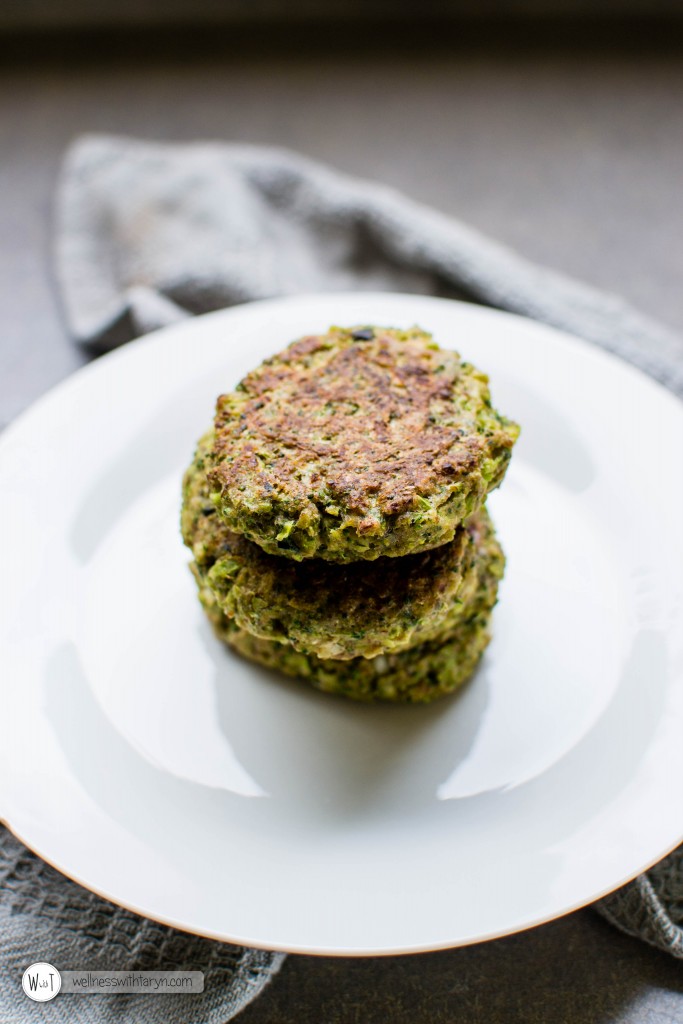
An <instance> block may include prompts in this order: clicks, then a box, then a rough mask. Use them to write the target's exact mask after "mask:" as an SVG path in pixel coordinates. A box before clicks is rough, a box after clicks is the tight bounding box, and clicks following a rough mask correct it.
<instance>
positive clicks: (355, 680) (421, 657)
mask: <svg viewBox="0 0 683 1024" xmlns="http://www.w3.org/2000/svg"><path fill="white" fill-rule="evenodd" d="M502 566H503V556H502V552H501V551H500V549H498V555H497V557H496V558H495V560H494V561H492V563H491V564H490V571H488V572H486V573H485V574H484V576H483V579H482V583H481V586H480V589H479V591H478V592H477V595H476V597H475V599H474V600H473V601H472V602H471V605H470V607H469V610H468V614H467V615H466V616H465V617H463V618H461V619H460V620H459V622H458V625H457V626H456V627H455V628H454V629H452V630H450V631H449V632H446V633H444V634H442V635H440V636H438V637H435V638H434V639H432V640H428V641H427V642H425V643H422V644H418V645H417V646H416V647H411V648H410V649H409V650H405V651H399V652H398V653H392V654H380V655H377V657H375V658H353V659H351V660H350V661H339V660H333V659H329V658H317V657H316V656H315V655H312V654H302V653H300V652H298V651H295V650H294V648H293V647H291V646H290V645H289V644H286V645H285V644H281V643H277V642H276V641H273V640H263V639H261V638H260V637H255V636H252V634H251V633H248V632H247V631H246V630H244V629H240V627H239V626H238V625H237V624H236V622H235V620H234V619H229V618H228V617H227V616H226V615H224V614H223V612H222V611H221V610H220V608H219V606H218V604H217V602H216V598H215V594H214V593H213V591H212V590H211V589H210V587H208V586H206V585H205V584H204V583H203V582H202V579H201V577H200V576H199V574H198V573H197V572H196V570H195V573H196V575H197V578H198V583H199V587H200V599H201V601H202V604H203V605H204V609H205V611H206V613H207V615H208V617H209V619H210V621H211V623H212V625H213V627H214V630H215V632H216V634H217V636H218V637H219V638H220V639H221V640H223V641H225V642H226V643H227V644H229V646H230V647H232V648H233V649H234V650H235V651H237V652H238V653H239V654H241V655H242V656H243V657H245V658H248V659H249V660H250V661H256V662H258V663H259V664H261V665H265V666H267V667H268V668H272V669H278V670H279V671H281V672H284V673H285V674H286V675H289V676H298V677H300V678H301V679H303V680H304V681H305V682H307V683H309V684H310V685H312V686H314V687H315V688H316V689H318V690H324V691H325V692H327V693H334V694H338V695H339V696H343V697H349V698H351V699H352V700H359V701H392V702H395V703H414V704H427V703H429V702H430V701H433V700H435V699H436V698H437V697H442V696H445V695H446V694H449V693H453V691H454V690H457V689H458V688H459V687H460V686H462V685H463V683H465V682H466V681H467V679H469V677H470V676H471V675H472V673H473V672H474V670H475V668H476V667H477V664H478V662H479V659H480V657H481V655H482V653H483V652H484V650H485V648H486V646H487V644H488V642H489V640H490V633H489V623H490V618H491V611H492V608H493V606H494V605H495V603H496V594H497V589H498V581H499V579H500V576H501V574H502Z"/></svg>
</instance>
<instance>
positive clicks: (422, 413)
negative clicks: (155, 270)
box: [208, 327, 519, 562]
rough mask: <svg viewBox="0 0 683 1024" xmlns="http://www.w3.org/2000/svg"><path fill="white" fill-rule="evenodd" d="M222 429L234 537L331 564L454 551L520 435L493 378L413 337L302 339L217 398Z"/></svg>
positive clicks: (220, 447)
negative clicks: (500, 405)
mask: <svg viewBox="0 0 683 1024" xmlns="http://www.w3.org/2000/svg"><path fill="white" fill-rule="evenodd" d="M215 428H216V432H215V442H214V446H213V450H212V452H211V454H210V459H209V463H210V464H209V468H208V476H209V481H210V485H211V492H212V499H213V501H214V502H215V503H216V506H217V508H218V510H219V513H220V515H221V517H222V518H223V520H224V522H225V523H226V525H227V526H228V527H229V528H230V529H231V530H233V531H234V532H236V533H241V534H244V536H246V537H247V538H249V539H250V540H252V541H255V542H256V543H257V544H259V545H260V546H261V547H262V548H263V549H264V550H265V551H268V552H270V553H271V554H275V555H285V556H287V557H288V558H291V559H295V560H299V561H300V560H303V559H307V558H323V559H326V560H328V561H333V562H354V561H358V560H369V559H375V558H379V557H381V556H389V557H395V556H401V555H407V554H411V553H416V552H419V551H425V550H428V549H431V548H434V547H437V546H438V545H442V544H446V543H448V542H449V541H451V540H453V538H454V535H455V531H456V529H457V527H458V525H459V524H460V523H461V522H463V521H464V520H465V519H467V518H468V517H469V516H471V515H472V513H474V512H475V511H476V510H477V508H479V506H480V505H481V504H482V502H483V501H484V499H485V497H486V495H487V493H488V492H489V491H490V490H492V489H493V488H494V487H497V486H498V485H499V484H500V483H501V481H502V479H503V476H504V474H505V471H506V469H507V466H508V463H509V461H510V455H511V452H512V447H513V445H514V443H515V441H516V439H517V436H518V434H519V427H518V426H517V424H515V423H513V422H511V421H510V420H508V419H506V418H505V417H504V416H501V415H500V414H499V413H497V412H496V410H495V409H494V408H493V407H492V405H491V398H490V394H489V388H488V378H487V377H486V375H485V374H483V373H481V372H480V371H479V370H477V369H475V367H474V366H472V365H471V364H470V363H466V362H462V361H461V359H460V356H459V355H458V354H457V353H456V352H452V351H449V350H445V349H441V348H439V346H438V345H437V344H436V343H435V342H434V341H433V339H432V337H431V335H430V334H427V333H426V332H425V331H422V330H420V329H419V328H417V327H416V328H413V329H411V330H407V331H402V330H394V329H391V328H383V327H363V328H360V327H357V328H341V327H333V328H331V329H330V330H329V331H328V333H327V334H323V335H311V336H307V337H304V338H301V339H300V340H298V341H295V342H293V343H292V344H291V345H290V346H289V347H288V348H286V349H285V350H284V351H283V352H281V353H279V354H278V355H275V356H273V357H272V358H271V359H267V360H265V362H263V363H262V364H261V366H259V367H258V368H257V369H256V370H254V371H253V372H252V373H249V374H248V375H247V376H246V377H245V378H244V379H243V380H242V381H241V383H240V384H238V385H237V388H236V389H235V390H234V391H233V392H231V393H230V394H225V395H221V397H220V398H219V399H218V402H217V406H216V418H215Z"/></svg>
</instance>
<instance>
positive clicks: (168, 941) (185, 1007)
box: [0, 828, 283, 1024]
mask: <svg viewBox="0 0 683 1024" xmlns="http://www.w3.org/2000/svg"><path fill="white" fill-rule="evenodd" d="M0 949H1V951H2V955H1V956H0V1022H2V1024H5V1022H10V1021H11V1022H13V1024H14V1022H15V1021H16V1022H19V1021H21V1022H24V1021H25V1022H29V1021H33V1020H36V1021H38V1020H45V1019H46V1018H48V1017H49V1019H50V1020H51V1021H54V1022H56V1024H62V1022H63V1024H75V1022H78V1021H87V1022H88V1024H108V1022H110V1021H116V1022H117V1024H176V1022H177V1024H224V1022H225V1021H227V1020H230V1018H231V1017H233V1016H235V1014H236V1013H239V1011H240V1010H241V1009H243V1008H244V1007H245V1006H247V1005H248V1004H249V1003H250V1002H251V1001H252V999H254V998H255V997H256V996H257V995H258V994H259V992H261V990H262V989H263V988H264V986H265V985H267V984H268V982H269V980H270V979H271V977H272V976H273V975H274V974H276V973H277V971H278V970H279V968H280V965H281V963H282V960H283V956H282V954H278V953H267V952H260V951H258V950H253V949H243V948H242V947H240V946H231V945H227V944H224V943H220V942H211V941H209V940H207V939H202V938H199V937H198V936H194V935H186V934H184V933H182V932H178V931H174V930H173V929H172V928H166V927H164V926H163V925H160V924H156V923H155V922H153V921H147V920H145V919H143V918H140V917H138V916H137V915H135V914H131V913H129V912H128V911H126V910H122V909H120V908H119V907H115V906H114V905H113V904H111V903H108V902H106V901H105V900H101V899H99V897H97V896H94V895H93V894H92V893H90V892H88V891H87V890H86V889H83V888H81V887H80V886H78V885H75V884H74V883H73V882H71V881H69V880H68V879H66V878H64V876H63V875H60V874H59V873H58V872H57V871H55V870H53V868H51V867H49V866H48V865H47V864H45V863H44V862H43V861H42V860H39V859H38V858H37V857H35V856H34V855H33V854H32V853H30V852H29V851H28V850H27V849H26V848H25V847H24V846H22V844H21V843H19V842H18V841H17V840H16V839H15V838H14V836H12V835H11V834H10V833H9V832H8V831H7V830H6V829H3V828H0ZM40 960H46V961H47V962H48V963H52V964H54V965H55V967H57V968H58V969H59V970H90V971H121V970H127V971H128V970H130V971H132V970H135V971H203V972H204V976H205V978H204V992H203V993H199V994H195V995H170V996H164V995H155V996H150V995H147V994H139V995H134V994H131V995H114V996H107V995H97V996H78V995H74V996H59V997H58V998H57V999H56V1000H55V1001H54V1002H50V1003H49V1004H47V1005H44V1004H41V1003H32V1002H31V1001H30V1000H29V999H27V998H26V996H25V995H24V993H23V991H22V989H21V976H22V974H23V972H24V970H25V969H26V968H27V967H29V966H30V964H31V963H34V962H38V961H40Z"/></svg>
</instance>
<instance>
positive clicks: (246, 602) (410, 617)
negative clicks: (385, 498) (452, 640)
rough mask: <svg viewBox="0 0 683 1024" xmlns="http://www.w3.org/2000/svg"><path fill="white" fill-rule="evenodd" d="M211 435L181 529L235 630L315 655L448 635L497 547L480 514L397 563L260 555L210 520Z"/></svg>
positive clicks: (353, 653)
mask: <svg viewBox="0 0 683 1024" xmlns="http://www.w3.org/2000/svg"><path fill="white" fill-rule="evenodd" d="M211 446H212V435H211V433H209V434H207V435H205V437H204V438H202V440H201V441H200V443H199V445H198V448H197V451H196V453H195V457H194V460H193V462H192V465H191V466H190V467H189V469H188V470H187V473H186V475H185V480H184V487H183V511H182V532H183V538H184V540H185V543H186V544H187V546H188V547H189V548H190V549H191V551H192V553H193V555H194V558H195V562H196V567H197V575H198V578H200V579H201V582H202V584H203V585H205V586H206V587H207V588H208V589H209V590H210V591H211V592H212V593H213V595H214V598H215V601H216V603H217V606H218V607H219V609H220V610H221V612H223V613H224V614H225V615H226V617H227V618H229V619H234V622H235V624H236V626H238V627H239V628H240V629H242V630H246V631H247V632H248V633H250V634H252V635H253V636H255V637H258V638H260V639H262V640H269V641H277V642H279V643H281V644H289V645H290V646H291V647H292V648H293V649H294V650H295V651H297V652H299V653H301V654H304V655H313V656H316V657H317V658H327V659H352V658H358V657H364V658H372V657H375V656H376V655H379V654H383V653H391V652H395V651H402V650H405V649H406V648H409V647H414V646H416V645H417V644H421V643H424V642H426V641H427V640H431V639H433V638H434V637H436V636H439V635H442V634H443V633H444V632H449V631H451V630H452V629H454V628H455V626H456V625H457V624H458V622H459V621H460V619H461V618H462V617H463V616H464V615H466V614H467V613H468V608H469V606H470V604H471V601H472V599H473V596H474V595H475V593H476V592H477V590H478V588H479V586H480V584H481V575H482V571H488V572H489V573H490V571H491V566H492V565H494V564H495V563H496V558H497V557H499V548H498V545H497V542H496V540H495V537H494V534H493V528H492V526H491V523H490V520H489V518H488V515H487V513H486V511H485V510H484V509H481V510H480V511H479V512H478V513H476V514H475V515H474V516H472V517H471V518H470V519H469V520H468V521H467V524H466V525H461V526H459V527H458V528H457V529H456V532H455V537H454V539H453V540H452V541H450V542H449V543H448V544H445V545H442V546H441V547H439V548H435V549H433V550H430V551H426V552H423V553H421V554H417V555H407V556H406V557H405V558H402V559H393V558H379V559H377V560H376V561H374V562H353V563H348V564H344V565H339V564H333V563H330V562H325V561H323V560H319V559H309V560H306V561H304V562H294V561H291V560H289V559H283V558H277V557H275V556H273V555H269V554H267V553H266V552H264V551H263V550H262V549H261V548H260V547H258V545H256V544H254V543H252V542H251V541H249V540H247V539H246V538H245V537H244V536H242V535H240V534H236V533H233V532H232V531H231V530H229V529H228V527H227V526H226V525H225V523H224V522H223V521H222V519H221V518H220V517H219V516H218V515H217V513H216V509H215V506H214V504H213V502H212V501H211V495H210V489H209V484H208V482H207V475H206V468H207V457H208V454H209V453H210V451H211Z"/></svg>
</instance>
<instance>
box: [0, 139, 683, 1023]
mask: <svg viewBox="0 0 683 1024" xmlns="http://www.w3.org/2000/svg"><path fill="white" fill-rule="evenodd" d="M56 255H57V264H56V269H57V277H58V280H59V284H60V286H61V293H62V298H63V302H64V309H65V313H66V318H67V322H68V325H69V328H70V330H71V332H72V333H73V335H74V337H75V338H76V339H77V340H78V341H79V342H81V343H82V344H84V345H86V346H90V347H91V348H92V349H93V351H99V350H102V349H104V348H111V347H112V346H114V345H116V344H120V343H121V342H123V341H127V340H129V339H130V338H132V337H134V336H136V335H138V334H141V333H144V332H145V331H149V330H152V329H153V328H156V327H160V326H163V325H165V324H170V323H173V322H175V321H177V320H179V319H181V318H183V317H186V316H189V315H192V314H195V313H202V312H206V311H208V310H211V309H217V308H220V307H223V306H227V305H231V304H233V303H237V302H244V301H247V300H249V299H258V298H264V297H268V296H273V295H282V294H294V293H297V292H313V291H320V290H325V291H335V290H355V289H363V290H368V289H372V290H381V289H385V290H389V291H408V292H422V293H427V294H436V295H446V296H456V297H460V298H467V299H470V300H472V301H476V302H480V303H483V304H486V305H490V306H495V307H497V308H500V309H506V310H511V311H513V312H516V313H522V314H524V315H526V316H530V317H533V318H535V319H537V320H541V321H543V322H545V323H548V324H551V325H553V326H556V327H560V328H563V329H565V330H568V331H570V332H572V333H574V334H577V335H580V336H582V337H584V338H586V339H588V340H590V341H593V342H595V343H597V344H599V345H601V346H602V347H603V348H606V349H608V350H610V351H612V352H616V353H618V354H619V355H621V356H622V357H623V358H625V359H627V360H629V361H630V362H632V363H634V364H635V365H636V366H639V367H640V368H641V369H643V370H645V371H646V372H648V373H650V374H651V375H652V376H653V377H655V378H657V380H659V381H661V382H662V383H664V384H666V385H667V386H668V387H669V388H671V390H673V391H674V392H676V393H678V394H679V395H683V343H682V342H681V340H680V339H679V338H678V337H677V336H676V335H675V334H674V333H673V332H670V331H668V330H667V329H666V328H664V327H663V326H661V325H660V324H658V323H656V322H654V321H652V320H650V319H648V318H646V317H644V316H642V315H640V314H639V313H637V312H635V311H634V310H632V309H631V308H630V307H629V306H627V305H626V304H625V303H623V302H621V301H620V300H619V299H617V298H615V297H613V296H609V295H605V294H603V293H601V292H597V291H594V290H593V289H591V288H588V287H586V286H585V285H582V284H579V283H577V282H575V281H572V280H570V279H568V278H565V277H563V276H561V275H559V274H556V273H554V272H552V271H549V270H546V269H544V268H541V267H537V266H535V265H533V264H531V263H529V262H528V261H526V260H524V259H522V258H521V257H519V256H517V255H516V254H514V253H512V252H510V251H509V250H507V249H504V248H503V247H501V246H499V245H497V244H496V243H495V242H492V241H490V240H488V239H487V238H484V237H483V236H482V235H480V234H478V233H477V232H475V231H473V230H472V229H471V228H468V227H466V226H464V225H463V224H460V223H458V222H456V221H454V220H451V219H448V218H446V217H444V216H441V215H440V214H438V213H436V212H435V211H433V210H429V209H427V208H426V207H424V206H420V205H418V204H416V203H414V202H411V201H410V200H409V199H407V198H405V197H403V196H401V195H399V194H398V193H396V192H394V191H391V190H390V189H387V188H384V187H383V186H379V185H374V184H369V183H367V182H362V181H357V180H354V179H351V178H348V177H345V176H343V175H340V174H337V173H336V172H334V171H332V170H330V169H328V168H325V167H322V166H320V165H318V164H315V163H313V162H311V161H309V160H306V159H304V158H302V157H299V156H296V155H294V154H292V153H287V152H284V151H281V150H273V149H262V148H258V147H253V146H245V145H223V144H217V143H202V144H195V145H161V144H153V143H146V142H138V141H134V140H130V139H122V138H111V137H101V136H92V137H86V138H83V139H81V140H80V141H78V142H77V143H76V144H75V145H74V146H73V147H72V149H71V150H70V152H69V153H68V155H67V158H66V161H65V165H64V170H63V175H62V179H61V183H60V188H59V195H58V208H57V251H56ZM2 844H3V845H2V846H0V864H1V863H2V861H1V858H2V857H4V858H5V862H6V867H5V869H4V874H3V873H2V871H1V869H0V883H2V885H1V889H2V891H1V892H0V915H1V916H0V925H1V926H2V928H3V935H4V938H3V942H4V943H5V949H4V950H3V953H4V952H5V950H9V951H10V959H11V962H12V964H15V965H17V969H18V966H20V965H26V964H27V963H28V962H29V961H30V960H32V959H38V958H39V956H41V955H45V956H46V957H47V958H48V959H49V956H50V955H51V956H52V957H53V958H54V959H55V960H56V959H57V954H56V953H55V950H59V954H60V957H62V955H63V961H62V965H63V966H65V967H66V966H67V965H70V964H73V965H74V966H83V965H85V966H90V967H93V966H94V964H95V962H97V963H100V962H102V963H105V962H106V964H107V965H116V966H117V967H124V966H126V967H132V966H134V967H140V966H142V965H145V966H147V965H151V966H154V967H157V968H159V967H162V966H165V965H168V964H171V965H177V966H180V965H187V966H188V968H189V967H191V968H194V969H198V968H199V969H201V967H202V965H204V964H206V965H207V968H206V969H207V971H208V977H209V978H210V977H215V979H216V983H215V985H214V984H212V985H211V986H210V987H209V990H208V991H207V994H206V996H205V997H204V999H205V1003H204V1004H203V1005H202V1006H201V1008H198V1004H196V1003H194V1002H193V1003H192V1005H191V1007H190V1008H188V1009H187V1010H185V1008H184V1007H181V1005H180V1000H181V997H172V998H169V999H168V1000H163V997H157V998H155V999H154V1000H150V1002H149V1003H147V1004H145V1003H144V1002H142V1001H140V997H138V1001H137V1002H134V1000H135V997H120V996H117V997H112V999H114V998H115V1002H113V1001H111V1000H110V1001H109V1002H103V1003H102V1004H101V1006H102V1008H101V1009H100V1004H99V1000H98V1006H95V1005H94V1003H93V1001H92V1000H89V1001H88V1003H89V1005H88V1007H87V1011H88V1013H89V1014H90V1016H89V1017H88V1020H89V1021H94V1022H96V1024H99V1022H104V1021H107V1020H114V1019H115V1020H117V1021H119V1022H121V1021H126V1022H127V1021H131V1022H132V1021H135V1022H136V1024H150V1022H152V1021H157V1020H161V1019H162V1017H163V1018H164V1020H165V1021H166V1022H168V1024H175V1022H176V1021H181V1020H183V1021H190V1020H199V1019H201V1020H202V1021H206V1022H211V1021H219V1020H225V1019H228V1018H229V1016H230V1015H231V1014H233V1013H235V1012H237V1010H238V1009H239V1008H240V1007H241V1006H242V1005H244V1004H245V1003H246V1002H248V1001H249V999H250V998H252V997H253V995H254V994H256V993H257V992H258V991H259V990H260V988H261V987H262V986H263V985H264V984H265V983H266V982H267V980H268V978H269V977H270V976H271V975H272V974H273V972H274V971H276V970H277V969H278V966H279V963H280V958H279V957H277V956H271V955H269V954H265V953H257V952H252V951H247V950H239V949H235V948H234V947H229V946H222V945H220V944H217V943H210V942H207V941H205V940H201V939H197V938H193V937H189V936H186V935H182V934H180V933H177V932H175V933H174V932H171V931H170V930H169V929H166V928H162V927H160V926H158V925H155V924H152V923H151V922H148V921H144V920H141V919H139V918H135V917H134V916H133V915H131V914H128V913H126V912H124V911H121V910H117V909H116V908H113V907H112V906H111V905H109V904H107V903H104V902H103V901H100V900H98V899H97V898H96V897H93V896H91V895H90V894H88V893H85V892H83V891H82V890H81V889H79V888H78V887H76V886H75V885H73V883H71V882H68V881H67V880H66V879H62V878H61V877H60V876H58V875H57V874H56V873H55V872H53V871H52V870H51V869H50V868H48V867H47V866H45V865H43V864H42V863H41V862H39V861H38V860H37V859H36V858H34V857H33V856H32V855H31V854H29V853H28V852H26V851H24V850H23V849H22V848H21V847H20V846H19V844H18V843H16V841H15V840H13V839H12V838H11V837H9V836H8V835H7V834H4V835H3V837H2ZM596 907H597V909H598V910H599V911H600V913H602V914H603V915H604V916H605V917H606V918H607V919H608V920H610V921H611V922H612V923H614V924H615V925H617V926H618V927H619V928H621V929H623V930H624V931H626V932H628V933H630V934H632V935H636V936H639V937H640V938H641V939H644V940H645V941H646V942H649V943H651V944H652V945H654V946H658V947H659V948H660V949H664V950H666V951H668V952H669V953H671V954H673V955H674V956H678V957H682V958H683V848H680V849H679V850H678V851H676V852H675V853H674V854H672V855H671V856H670V857H668V858H667V859H666V860H664V861H663V862H662V863H661V864H659V865H658V866H657V867H656V868H653V869H652V870H651V871H649V872H648V873H647V874H645V875H643V876H641V877H640V878H638V879H637V880H636V881H634V882H632V883H631V884H629V885H627V886H626V887H624V888H623V889H621V890H619V892H617V893H615V894H613V895H611V896H609V897H607V898H606V899H604V900H602V901H601V902H600V903H598V904H597V905H596ZM42 935H45V942H44V943H43V942H42V941H40V942H37V941H36V936H42ZM62 951H63V954H62ZM5 959H6V957H5ZM56 966H59V964H56ZM13 977H14V981H13V984H14V986H15V989H16V985H17V981H16V979H17V974H16V971H15V973H14V976H13ZM3 999H4V1000H5V1001H6V1003H7V1005H9V1000H10V995H9V991H8V990H7V989H5V988H3V989H0V1019H2V1012H1V1011H2V1009H3V1008H4V1004H3V1002H2V1000H3ZM123 999H130V1000H131V1002H130V1003H128V1004H126V1005H124V1004H123V1002H122V1000H123ZM71 1002H72V1001H71V1000H70V1002H69V1005H68V1007H67V1010H68V1012H69V1014H70V1019H71V1020H77V1019H78V1018H77V1017H76V1016H75V1014H74V1012H72V1011H71ZM58 1003H59V1000H58V1001H57V1003H56V1004H52V1005H54V1006H55V1010H57V1004H58ZM163 1003H168V1006H167V1007H166V1006H165V1005H163ZM151 1004H154V1005H153V1006H152V1005H151ZM65 1012H66V1011H65ZM84 1012H85V1010H84ZM55 1019H56V1020H60V1019H62V1018H60V1017H59V1016H55Z"/></svg>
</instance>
